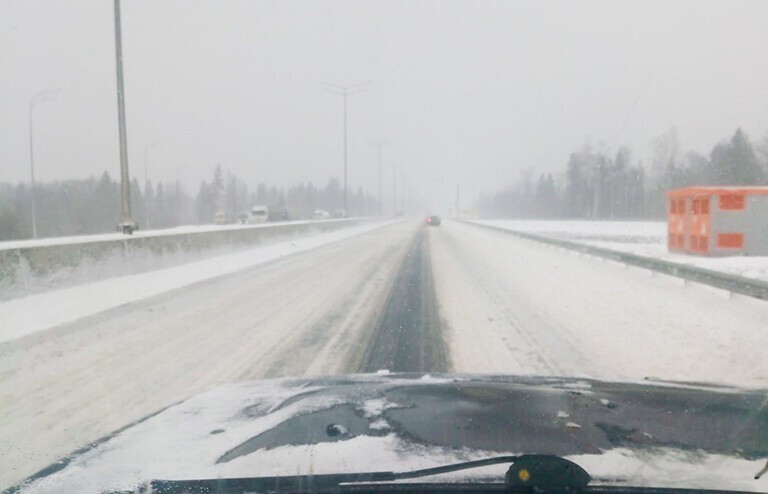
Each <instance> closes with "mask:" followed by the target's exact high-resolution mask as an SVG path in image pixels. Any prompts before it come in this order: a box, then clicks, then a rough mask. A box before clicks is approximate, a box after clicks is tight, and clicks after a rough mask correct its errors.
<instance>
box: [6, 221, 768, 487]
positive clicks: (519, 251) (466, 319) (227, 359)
mask: <svg viewBox="0 0 768 494" xmlns="http://www.w3.org/2000/svg"><path fill="white" fill-rule="evenodd" d="M767 316H768V303H766V302H762V301H758V300H752V299H747V298H744V297H738V296H736V297H729V296H726V295H725V294H723V293H721V292H719V291H716V290H712V289H708V288H704V287H699V286H692V285H685V284H683V283H682V282H680V281H679V280H675V279H672V278H668V277H664V276H654V275H651V274H650V273H648V272H645V271H642V270H638V269H633V268H627V267H625V266H621V265H617V264H615V263H611V262H604V261H601V260H599V259H595V258H590V257H585V256H581V255H577V254H574V253H572V252H568V251H563V250H560V249H555V248H551V247H547V246H543V245H542V244H538V243H536V242H533V241H528V240H523V239H519V238H515V237H513V236H510V235H504V234H501V233H498V232H494V231H491V230H487V229H485V228H482V227H480V226H473V225H467V224H463V223H458V222H453V221H444V222H443V225H442V226H441V227H438V228H433V227H426V226H424V225H422V224H421V222H417V221H415V220H408V221H403V222H399V223H395V224H390V225H387V226H382V227H380V228H378V229H376V230H373V231H370V232H367V233H363V234H360V235H357V236H354V237H351V238H349V239H346V240H343V241H340V242H337V243H333V244H329V245H325V246H322V247H318V248H316V249H314V250H311V251H307V252H303V253H299V254H294V255H291V256H288V257H284V258H282V259H280V260H277V261H275V262H272V263H269V264H264V265H261V266H258V267H254V268H250V269H247V270H243V271H239V272H237V273H235V274H230V275H226V276H222V277H219V278H215V279H213V280H209V281H206V282H202V283H198V284H195V285H192V286H188V287H186V288H182V289H178V290H175V291H173V292H169V293H166V294H163V295H159V296H155V297H153V298H150V299H145V300H143V301H141V302H137V303H131V304H128V305H126V306H123V307H119V308H117V309H114V310H110V311H107V312H104V313H101V314H98V315H96V316H91V317H88V318H85V319H81V320H79V321H76V322H74V323H71V324H68V325H65V326H61V327H58V328H55V329H54V330H51V331H46V332H42V333H39V334H35V335H31V336H28V337H25V338H22V339H19V340H15V341H12V342H9V343H6V344H3V345H0V404H2V405H0V457H1V458H2V459H3V464H4V468H3V469H1V470H0V487H4V486H7V485H10V484H12V483H14V482H17V481H19V480H21V479H23V478H25V477H26V476H28V475H30V474H32V473H34V472H35V471H37V470H39V469H40V468H43V467H45V466H47V465H49V464H50V463H52V462H53V461H55V460H56V459H57V458H60V457H61V456H63V455H66V454H67V453H69V452H71V451H72V450H74V449H76V448H78V447H82V446H84V445H87V444H88V443H89V442H91V441H94V440H96V439H98V438H100V437H103V436H104V435H106V434H108V433H110V432H112V431H114V430H117V429H119V428H120V427H123V426H125V425H126V424H129V423H130V422H132V421H135V420H138V419H140V418H141V417H144V416H146V415H148V414H151V413H153V412H155V411H157V410H159V409H162V408H163V407H167V406H169V405H171V404H173V403H176V402H178V401H181V400H183V399H185V398H187V397H189V396H190V395H192V394H194V393H197V392H200V391H202V390H205V389H210V388H212V387H215V386H216V385H217V384H219V383H224V382H233V381H239V380H250V379H259V378H268V377H278V376H306V375H322V374H339V373H355V372H370V371H376V370H379V369H384V368H386V369H389V370H391V371H423V372H441V371H448V372H478V373H508V374H509V373H511V374H544V375H569V376H573V375H576V376H592V377H599V378H609V379H617V378H618V379H643V378H645V377H649V376H650V377H657V378H664V379H673V380H704V381H715V382H726V383H737V384H745V385H751V386H765V385H766V383H768V365H767V364H766V363H765V362H764V360H765V359H764V358H763V352H762V349H763V348H765V347H766V345H767V344H768V332H766V331H765V330H764V324H763V322H764V321H765V319H766V317H767Z"/></svg>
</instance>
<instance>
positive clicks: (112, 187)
mask: <svg viewBox="0 0 768 494" xmlns="http://www.w3.org/2000/svg"><path fill="white" fill-rule="evenodd" d="M130 191H131V206H132V213H133V219H134V220H135V221H136V222H137V223H138V224H139V227H140V228H142V229H149V228H151V229H156V228H171V227H175V226H179V225H188V224H209V223H213V222H214V220H215V217H216V215H217V213H224V217H225V218H226V220H227V221H228V222H236V221H237V220H238V217H239V215H240V214H241V213H243V212H245V211H247V210H248V209H250V208H251V207H252V206H255V205H265V206H268V207H270V208H271V209H273V210H282V211H285V213H286V214H287V217H288V219H291V220H294V219H309V218H311V217H312V214H313V213H314V211H315V210H317V209H324V210H327V211H329V212H331V213H332V214H333V213H334V211H337V210H339V209H341V208H342V207H343V201H344V199H343V196H344V191H343V188H342V186H341V184H340V182H339V180H338V179H336V178H331V179H330V180H329V181H328V183H327V184H326V185H325V186H324V187H318V186H315V185H314V184H312V183H311V182H307V183H300V184H297V185H293V186H291V187H287V188H286V187H276V186H269V185H267V184H264V183H259V184H257V186H256V187H255V188H253V189H250V188H249V187H248V186H247V184H246V183H245V182H244V181H243V180H241V179H240V178H238V177H237V176H236V175H235V174H233V173H231V172H229V171H226V170H224V168H223V167H222V166H221V165H217V166H216V167H215V169H214V170H213V174H212V177H211V179H210V180H204V181H203V182H202V183H201V184H200V187H199V189H198V190H197V193H196V194H195V195H190V194H189V193H188V192H187V191H186V190H185V189H184V187H182V186H181V185H180V183H179V182H178V181H176V182H169V183H152V182H151V181H150V182H147V183H146V184H145V186H144V187H142V186H141V185H140V183H139V182H138V180H136V179H134V180H133V181H132V182H131V187H130ZM348 196H349V197H348V204H349V209H350V214H352V215H357V216H369V215H376V214H378V212H379V202H378V200H377V199H376V198H374V197H372V196H371V195H370V194H368V193H367V192H366V191H364V190H363V189H362V187H358V188H357V190H355V191H349V193H348ZM35 205H36V210H37V215H36V217H37V232H38V237H57V236H65V235H84V234H94V233H108V232H113V231H116V225H117V223H118V222H119V220H120V214H121V205H120V184H119V182H118V180H117V179H115V178H113V177H112V176H111V175H110V174H109V173H108V172H106V171H105V172H103V173H102V175H101V176H100V177H98V178H96V177H90V178H87V179H79V180H62V181H54V182H44V183H37V184H36V185H35ZM31 237H32V191H31V188H30V186H29V184H26V183H18V184H9V183H0V240H18V239H25V238H31Z"/></svg>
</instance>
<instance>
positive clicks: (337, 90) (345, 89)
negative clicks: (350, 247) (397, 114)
mask: <svg viewBox="0 0 768 494" xmlns="http://www.w3.org/2000/svg"><path fill="white" fill-rule="evenodd" d="M320 84H322V85H323V86H325V89H326V91H328V92H329V93H333V94H335V95H337V96H341V97H342V100H343V102H344V217H347V216H349V209H348V201H347V195H348V190H349V189H348V188H347V154H348V152H347V97H349V96H352V95H354V94H359V93H362V92H363V91H367V90H368V89H369V87H368V86H369V85H370V84H371V83H370V82H361V83H360V84H355V85H353V86H340V85H338V84H330V83H328V82H321V83H320Z"/></svg>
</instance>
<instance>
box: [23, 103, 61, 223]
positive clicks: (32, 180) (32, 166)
mask: <svg viewBox="0 0 768 494" xmlns="http://www.w3.org/2000/svg"><path fill="white" fill-rule="evenodd" d="M59 91H60V90H59V89H49V90H47V91H39V92H37V93H35V94H33V95H32V98H30V99H29V179H30V185H31V187H32V189H31V192H32V238H37V201H36V199H35V145H34V127H33V125H32V113H33V112H32V110H34V109H35V107H36V106H37V105H38V104H40V103H42V102H43V101H52V100H54V99H56V93H58V92H59Z"/></svg>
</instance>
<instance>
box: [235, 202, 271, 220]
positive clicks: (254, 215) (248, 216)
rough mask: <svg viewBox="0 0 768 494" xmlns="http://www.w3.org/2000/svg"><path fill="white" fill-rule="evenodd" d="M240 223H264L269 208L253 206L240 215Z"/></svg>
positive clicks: (267, 216)
mask: <svg viewBox="0 0 768 494" xmlns="http://www.w3.org/2000/svg"><path fill="white" fill-rule="evenodd" d="M240 220H241V222H242V223H249V224H253V223H266V222H267V221H268V220H269V208H268V207H267V206H253V207H252V208H251V210H250V211H248V212H247V213H243V214H241V215H240Z"/></svg>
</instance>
